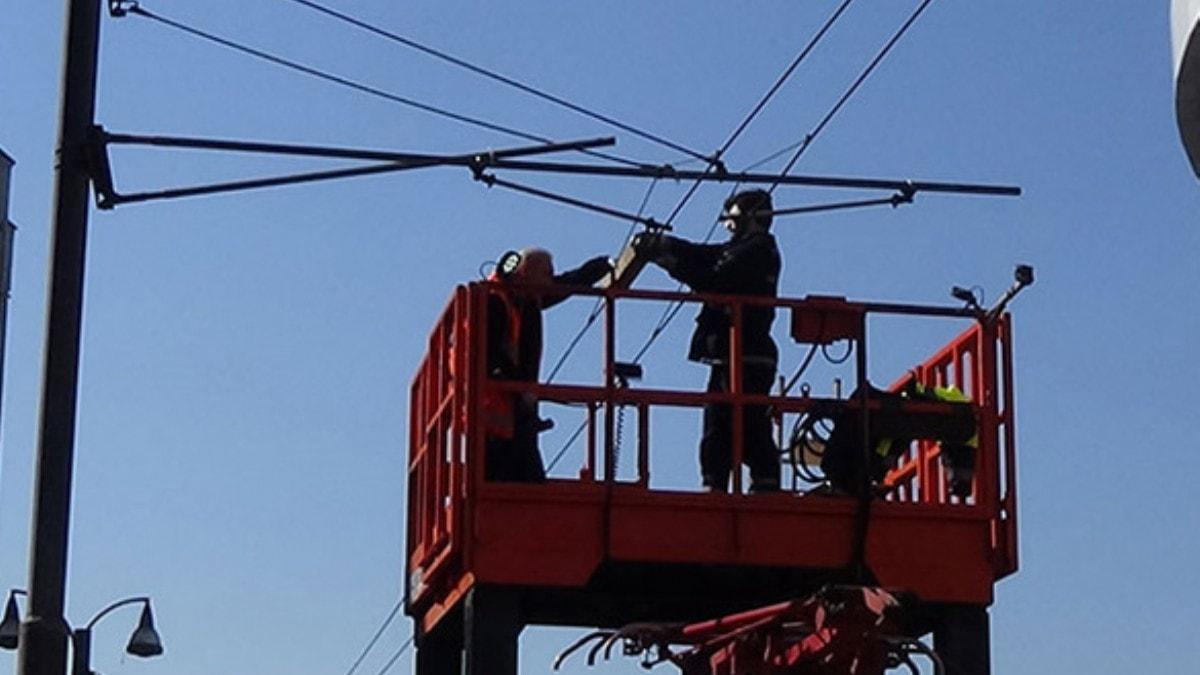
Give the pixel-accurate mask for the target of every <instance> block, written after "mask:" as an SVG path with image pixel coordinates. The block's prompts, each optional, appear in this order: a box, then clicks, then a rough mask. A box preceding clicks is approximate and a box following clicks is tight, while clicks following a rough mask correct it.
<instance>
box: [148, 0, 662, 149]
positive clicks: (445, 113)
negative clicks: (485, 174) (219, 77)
mask: <svg viewBox="0 0 1200 675" xmlns="http://www.w3.org/2000/svg"><path fill="white" fill-rule="evenodd" d="M127 12H128V13H129V14H133V15H135V16H140V17H143V18H146V19H150V20H152V21H156V22H158V23H160V24H162V25H165V26H168V27H170V28H174V29H176V30H179V31H182V32H184V33H187V34H188V35H191V36H193V37H196V38H200V39H202V40H206V41H208V42H212V43H215V44H218V45H221V46H222V47H226V48H229V49H232V50H234V51H237V52H241V53H242V54H246V55H248V56H253V57H255V58H257V59H261V60H264V61H267V62H269V63H273V64H275V65H277V66H282V67H284V68H287V69H289V70H292V71H295V72H298V73H302V74H305V75H308V76H310V77H315V78H317V79H320V80H324V81H326V82H330V83H333V84H337V85H340V86H343V87H347V88H349V89H353V90H355V91H357V92H359V93H362V94H367V95H369V96H374V97H376V98H381V99H384V100H387V101H391V102H393V103H399V104H400V105H404V106H408V107H410V108H415V109H417V110H421V111H423V112H427V113H432V114H434V115H439V116H441V117H445V118H448V119H452V120H455V121H457V122H462V123H463V124H469V125H471V126H475V127H479V128H481V129H487V130H489V131H495V132H499V133H502V134H506V135H508V136H512V137H515V138H521V139H524V140H527V141H535V142H539V143H550V142H551V141H550V139H548V138H546V137H544V136H538V135H535V134H531V133H528V132H525V131H521V130H519V129H514V128H512V127H506V126H503V125H500V124H496V123H493V122H488V121H487V120H482V119H479V118H477V117H470V116H468V115H463V114H460V113H456V112H453V111H451V110H447V109H445V108H439V107H437V106H434V105H430V104H428V103H422V102H420V101H417V100H415V99H411V98H407V97H405V96H400V95H398V94H393V93H391V92H388V91H384V90H383V89H379V88H378V87H372V86H371V85H368V84H363V83H362V82H358V81H356V80H351V79H349V78H346V77H342V76H340V75H334V74H332V73H327V72H325V71H323V70H318V69H317V68H313V67H312V66H306V65H304V64H303V63H299V62H297V61H292V60H290V59H286V58H283V57H281V56H276V55H274V54H271V53H268V52H265V51H263V50H261V49H256V48H254V47H249V46H247V45H244V44H241V43H238V42H234V41H233V40H229V39H227V38H223V37H221V36H219V35H216V34H213V33H209V32H207V31H203V30H200V29H199V28H194V27H192V26H189V25H187V24H184V23H181V22H179V21H175V20H174V19H169V18H167V17H165V16H162V15H160V14H156V13H154V12H152V11H150V10H148V9H145V8H143V7H141V6H140V5H136V4H135V5H131V6H130V7H128V9H127ZM581 152H583V153H585V154H588V155H592V156H593V157H600V158H603V159H607V160H609V161H613V162H618V163H621V164H625V165H628V166H642V164H641V163H640V162H635V161H633V160H630V159H625V158H623V157H618V156H616V155H610V154H607V153H602V152H596V151H594V150H582V151H581Z"/></svg>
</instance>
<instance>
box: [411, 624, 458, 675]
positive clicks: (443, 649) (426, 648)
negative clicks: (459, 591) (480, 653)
mask: <svg viewBox="0 0 1200 675" xmlns="http://www.w3.org/2000/svg"><path fill="white" fill-rule="evenodd" d="M455 615H456V616H449V617H447V618H446V619H445V620H443V621H442V622H440V623H439V624H438V626H437V627H436V628H434V629H433V631H431V632H429V633H425V632H422V633H421V634H420V635H419V636H418V637H417V639H416V648H417V657H416V675H462V663H463V618H462V611H461V610H459V611H457V612H455Z"/></svg>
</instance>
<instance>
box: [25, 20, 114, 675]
mask: <svg viewBox="0 0 1200 675" xmlns="http://www.w3.org/2000/svg"><path fill="white" fill-rule="evenodd" d="M100 4H101V0H66V8H67V11H66V14H67V25H66V31H65V35H64V45H63V71H62V98H61V100H60V107H59V128H58V147H57V148H56V155H57V156H56V159H57V162H56V166H55V187H54V193H55V195H54V201H55V207H54V221H53V227H52V229H51V254H50V289H49V301H48V303H47V304H48V307H47V313H46V346H45V353H44V354H43V359H44V362H43V366H42V402H41V420H40V424H39V430H38V446H37V464H36V478H35V479H34V498H33V502H34V503H33V525H32V531H31V533H30V539H31V540H32V541H31V545H30V551H29V612H28V614H27V617H26V621H25V622H24V623H23V624H22V625H21V639H20V651H19V652H18V654H17V671H18V672H19V673H21V675H63V673H64V672H66V636H64V635H62V633H61V631H59V630H57V627H56V626H54V625H53V623H54V622H56V621H58V620H60V619H61V617H62V616H63V606H64V602H63V600H64V595H65V592H66V577H67V539H68V532H69V527H68V523H69V516H70V512H71V471H72V464H73V460H74V452H75V422H76V418H75V407H76V401H77V396H78V386H79V340H80V328H81V323H82V314H83V276H84V260H85V255H84V250H85V248H86V246H85V244H86V240H87V220H88V199H89V194H88V186H89V181H90V175H89V174H90V171H89V166H88V164H89V163H88V157H87V141H88V136H89V134H90V133H91V130H92V125H93V124H94V120H95V111H96V60H97V52H98V51H99V42H100Z"/></svg>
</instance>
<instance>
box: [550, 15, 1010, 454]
mask: <svg viewBox="0 0 1200 675" xmlns="http://www.w3.org/2000/svg"><path fill="white" fill-rule="evenodd" d="M849 1H850V0H847V1H846V2H843V4H842V5H840V6H839V7H838V9H837V11H836V12H835V13H834V14H833V15H832V16H831V17H830V19H829V20H828V21H827V22H826V24H825V26H823V27H822V29H821V30H820V31H818V33H817V34H816V35H815V36H814V38H813V40H812V41H810V43H809V46H808V47H806V49H805V51H803V52H802V53H801V56H800V57H798V59H797V62H798V61H800V60H802V59H803V56H804V55H806V54H807V52H808V51H809V50H810V49H811V47H812V46H814V45H815V43H816V42H817V41H819V39H820V38H821V37H822V36H823V35H824V34H825V32H826V31H827V30H828V28H829V27H830V26H831V25H832V24H833V23H834V22H835V21H836V20H837V18H838V17H839V16H840V15H841V13H842V12H843V11H844V10H845V9H846V7H847V6H848V5H849ZM931 2H932V0H923V1H922V3H921V4H920V5H919V6H918V7H917V9H916V10H915V11H914V12H913V13H912V14H911V15H910V16H909V17H908V19H907V20H906V21H905V22H904V23H903V24H902V25H901V27H900V28H899V29H898V30H897V32H896V33H895V34H894V35H893V36H892V37H891V38H890V39H889V40H888V42H886V43H885V44H884V46H883V48H881V49H880V51H879V52H878V53H877V54H876V55H875V57H874V58H873V59H872V60H871V62H870V63H869V64H868V65H867V67H866V68H864V70H863V71H862V72H861V73H860V74H859V76H858V77H857V78H856V79H855V80H854V82H853V83H852V84H851V85H850V87H849V88H847V90H846V91H845V92H844V93H843V94H842V95H841V96H840V97H839V98H838V100H837V102H836V103H835V104H834V105H833V107H832V108H830V110H829V111H828V112H827V113H826V114H825V116H824V117H823V118H822V119H821V122H820V123H819V124H818V125H817V126H816V127H815V128H814V130H813V131H811V132H809V133H808V134H806V135H805V137H804V139H803V140H801V141H799V142H798V143H794V144H791V145H789V146H788V147H787V148H784V149H783V150H779V151H776V152H775V153H772V154H771V155H770V156H768V157H767V158H765V159H763V160H759V161H758V162H755V163H754V164H752V165H751V166H750V168H748V169H747V170H751V169H753V168H755V167H757V166H761V165H762V164H765V163H766V162H769V161H772V160H774V159H775V158H777V157H779V156H780V155H782V154H784V153H785V152H787V151H789V150H791V149H792V148H798V149H797V150H796V152H795V154H794V155H793V156H792V158H791V159H790V160H789V161H788V163H787V165H786V166H785V167H784V169H783V170H782V171H780V173H779V175H778V178H777V180H775V181H773V182H772V183H771V185H770V189H769V192H774V190H775V188H776V187H777V186H778V185H779V184H781V183H786V182H791V181H789V180H787V179H788V173H789V172H790V171H791V170H792V168H794V167H795V165H796V163H797V162H798V161H799V160H800V158H801V157H802V156H803V154H804V152H805V151H807V149H808V148H809V147H810V146H811V145H812V142H813V141H814V140H815V139H816V137H817V136H819V135H820V134H821V132H822V131H824V129H825V127H826V126H828V124H829V122H830V121H832V119H833V118H834V117H835V116H836V115H837V113H838V112H839V111H840V110H841V109H842V107H843V106H844V105H845V104H846V102H847V101H849V100H850V98H851V97H852V96H853V95H854V93H855V92H856V91H858V88H859V87H860V86H861V85H862V83H863V82H865V81H866V79H867V78H868V77H869V76H870V75H871V73H872V72H874V70H875V68H876V67H877V66H878V65H879V64H880V63H881V62H882V61H883V59H884V58H885V57H886V56H887V54H888V53H889V52H890V51H891V49H892V48H893V47H894V46H895V45H896V43H897V42H899V40H900V38H901V37H903V36H904V34H905V33H907V32H908V30H909V28H911V27H912V25H913V23H915V22H916V20H917V19H918V18H919V17H920V16H921V14H922V13H924V11H925V9H926V8H927V7H928V6H929V5H930V3H931ZM794 65H798V64H794ZM794 65H793V66H789V69H788V70H787V71H785V76H784V78H786V75H788V74H790V72H791V70H793V69H794ZM784 78H781V79H784ZM779 84H781V82H777V84H776V86H774V87H772V89H771V91H770V92H769V93H768V95H771V94H773V93H774V91H776V90H777V89H778V86H779ZM763 104H765V101H764V102H762V103H760V105H759V106H756V108H755V110H754V114H757V113H758V111H760V110H761V108H762V105H763ZM744 125H745V124H743V125H740V126H739V128H738V130H737V131H736V132H735V134H734V135H732V136H731V140H730V141H729V142H732V140H733V139H734V138H736V136H737V134H740V133H741V131H742V129H743V127H744ZM729 142H727V144H728V143H729ZM720 155H723V152H722V153H719V154H718V156H720ZM709 168H711V165H710V167H709ZM705 172H706V173H707V170H706V171H705ZM700 182H701V179H697V180H696V181H695V182H694V183H693V184H692V187H691V189H689V191H688V192H687V194H685V195H684V198H683V199H682V200H681V201H680V204H679V205H678V206H677V207H676V208H675V210H674V211H673V212H672V214H671V216H670V217H668V218H667V220H666V222H667V223H671V222H672V221H673V220H674V218H675V216H677V215H678V213H679V211H680V210H681V209H682V208H683V205H684V204H686V202H687V201H688V200H689V199H690V198H691V197H692V195H693V194H695V192H696V189H697V188H698V186H699V184H700ZM741 182H742V181H738V182H737V183H735V185H734V187H733V189H732V190H731V194H732V193H733V192H736V190H737V188H738V186H739V185H740V184H741ZM889 187H893V188H895V189H897V190H898V193H897V195H893V196H892V197H891V198H888V199H882V200H864V201H862V202H846V203H842V204H831V205H818V206H815V207H800V208H796V209H789V210H787V211H788V212H789V213H812V212H817V211H823V210H834V209H843V208H856V207H862V206H873V205H882V204H890V205H891V206H893V207H895V206H898V205H899V204H902V203H909V202H911V201H912V197H913V195H914V194H915V192H914V191H913V190H912V189H911V185H910V186H889ZM1019 193H1020V192H1019V190H1016V191H1006V192H1001V193H995V194H1019ZM715 229H716V223H714V224H713V225H712V226H710V227H709V230H708V234H707V235H706V236H705V238H704V241H705V242H707V241H708V240H709V239H710V238H711V237H712V233H713V232H714V231H715ZM682 287H683V286H682V284H680V285H679V287H678V288H677V290H678V289H682ZM682 308H683V302H680V301H677V302H675V303H673V304H671V305H668V306H667V308H666V309H665V310H664V312H663V314H662V316H661V317H660V319H659V321H658V322H657V323H656V324H655V326H654V328H653V329H652V330H651V332H650V334H649V335H648V336H647V338H646V341H645V342H644V343H643V344H642V346H641V347H640V348H639V349H638V351H637V353H636V354H635V356H634V358H633V362H634V363H638V362H640V360H641V358H642V357H643V356H645V354H646V352H647V351H648V350H649V349H650V347H651V346H652V345H653V344H654V342H655V341H656V340H657V339H658V337H659V336H660V335H662V333H663V332H664V331H665V330H666V328H667V326H669V325H670V323H671V322H672V321H673V320H674V319H675V317H676V316H677V315H678V314H679V311H680V309H682ZM573 346H574V345H572V348H573ZM564 358H565V357H564ZM826 358H828V355H826ZM806 361H807V359H806ZM579 431H580V430H577V431H576V433H575V434H573V435H572V437H571V439H570V440H568V442H567V444H566V445H565V446H564V447H563V449H562V450H560V451H559V453H558V455H557V456H556V459H555V461H557V458H558V457H561V456H562V455H563V454H564V453H565V452H566V449H567V448H568V447H569V446H570V444H571V443H573V442H574V441H575V439H576V438H578V436H579Z"/></svg>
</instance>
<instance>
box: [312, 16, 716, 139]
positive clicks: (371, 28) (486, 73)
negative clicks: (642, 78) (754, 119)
mask: <svg viewBox="0 0 1200 675" xmlns="http://www.w3.org/2000/svg"><path fill="white" fill-rule="evenodd" d="M288 1H289V2H293V3H295V4H298V5H303V6H305V7H308V8H309V9H312V10H314V11H317V12H320V13H322V14H324V15H326V16H329V17H332V18H334V19H337V20H339V21H343V22H345V23H348V24H350V25H352V26H356V27H358V28H361V29H363V30H365V31H368V32H370V33H373V34H375V35H378V36H380V37H383V38H386V39H388V40H391V41H393V42H396V43H399V44H402V45H404V46H406V47H409V48H411V49H415V50H417V51H419V52H422V53H423V54H427V55H429V56H432V57H434V58H436V59H440V60H442V61H445V62H446V63H450V64H453V65H455V66H458V67H459V68H464V69H466V70H469V71H470V72H472V73H475V74H476V75H481V76H483V77H486V78H488V79H490V80H493V81H495V82H500V83H501V84H505V85H507V86H509V87H513V88H515V89H518V90H520V91H523V92H525V93H526V94H530V95H532V96H536V97H538V98H540V99H542V100H544V101H549V102H551V103H554V104H555V105H558V106H561V107H563V108H566V109H568V110H571V111H573V112H576V113H579V114H581V115H584V116H586V117H589V118H591V119H594V120H596V121H599V122H603V123H604V124H608V125H610V126H613V127H616V128H617V129H620V130H622V131H628V132H629V133H631V134H633V135H634V136H637V137H639V138H642V139H644V140H647V141H650V142H651V143H656V144H658V145H661V146H663V147H665V148H669V149H671V150H675V151H678V152H682V153H683V154H685V155H688V156H690V157H693V158H695V159H700V160H705V161H709V160H710V159H711V157H710V156H708V155H705V154H703V153H700V152H697V151H695V150H692V149H690V148H688V147H686V146H683V145H680V144H679V143H675V142H674V141H671V140H669V139H666V138H663V137H662V136H659V135H657V134H653V133H651V132H649V131H645V130H643V129H639V128H638V127H635V126H633V125H630V124H626V123H624V122H621V121H620V120H617V119H614V118H612V117H609V116H608V115H605V114H603V113H599V112H596V111H594V110H590V109H588V108H585V107H584V106H581V105H578V104H576V103H572V102H571V101H568V100H566V99H564V98H562V97H561V96H556V95H554V94H551V93H548V92H546V91H543V90H541V89H538V88H536V87H533V86H531V85H528V84H525V83H523V82H520V81H518V80H516V79H514V78H511V77H508V76H506V75H502V74H500V73H497V72H496V71H493V70H489V69H487V68H484V67H482V66H477V65H475V64H473V63H471V62H469V61H466V60H464V59H461V58H459V57H457V56H454V55H452V54H448V53H446V52H444V51H441V50H439V49H434V48H433V47H429V46H427V45H424V44H421V43H420V42H417V41H416V40H413V39H411V38H407V37H404V36H403V35H399V34H397V33H393V32H391V31H389V30H385V29H383V28H380V27H378V26H375V25H373V24H371V23H368V22H366V21H363V20H362V19H358V18H355V17H353V16H350V15H349V14H345V13H342V12H339V11H337V10H334V9H330V8H329V7H326V6H324V5H322V4H320V3H317V2H312V0H288Z"/></svg>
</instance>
